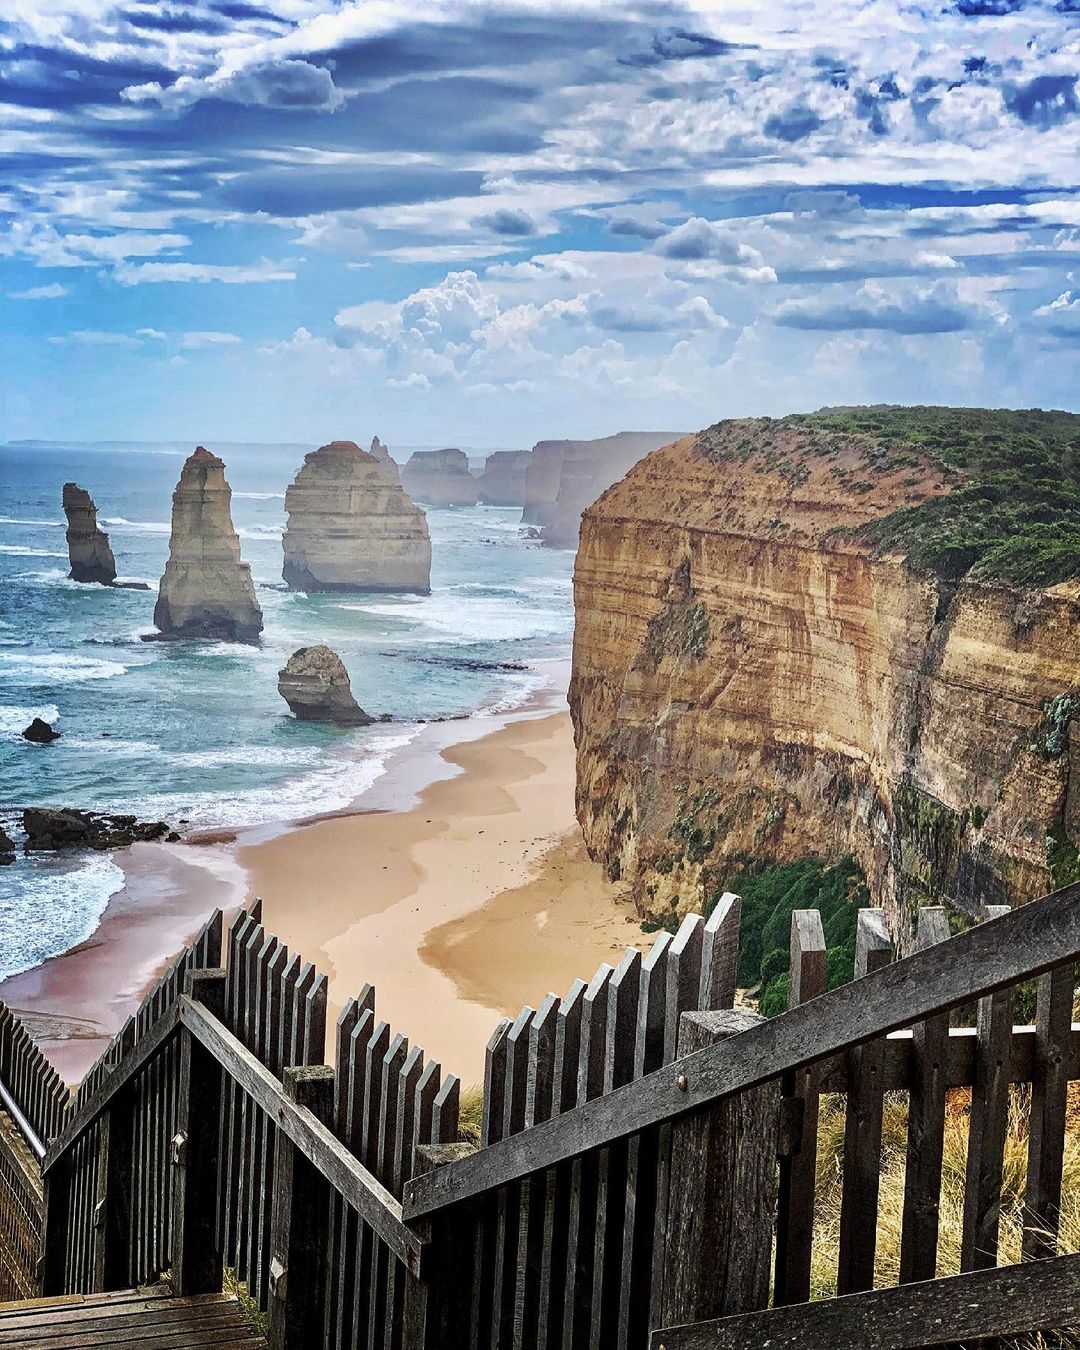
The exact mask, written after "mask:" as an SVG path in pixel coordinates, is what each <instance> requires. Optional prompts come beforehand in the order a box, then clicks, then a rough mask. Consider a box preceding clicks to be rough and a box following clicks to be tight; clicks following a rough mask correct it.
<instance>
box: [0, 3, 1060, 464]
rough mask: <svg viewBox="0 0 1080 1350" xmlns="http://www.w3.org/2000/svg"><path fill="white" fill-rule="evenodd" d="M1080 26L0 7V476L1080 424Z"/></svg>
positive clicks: (616, 12)
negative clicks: (117, 448)
mask: <svg viewBox="0 0 1080 1350" xmlns="http://www.w3.org/2000/svg"><path fill="white" fill-rule="evenodd" d="M1078 77H1080V0H936V2H935V3H928V2H926V0H912V2H911V3H902V2H901V0H800V2H799V3H798V4H770V5H764V4H743V3H739V0H687V3H671V4H651V3H649V4H635V3H633V0H630V2H628V3H619V4H613V3H601V0H580V2H579V3H572V2H571V0H565V2H563V0H535V3H527V2H522V3H510V2H507V3H502V4H494V3H487V2H486V0H475V2H474V3H462V0H425V2H424V3H423V4H416V3H413V4H406V3H400V2H398V3H395V2H394V0H362V2H361V3H352V2H351V0H337V2H336V3H335V0H192V2H191V3H181V2H180V0H177V2H176V3H169V2H168V0H164V2H163V0H126V3H122V4H115V3H112V2H111V0H4V3H3V5H2V6H0V441H2V440H9V439H16V438H41V439H76V440H98V439H124V440H147V439H162V440H185V439H190V440H192V441H195V440H203V441H206V442H207V443H211V444H212V443H213V441H214V439H215V438H217V439H223V440H249V441H300V442H303V443H307V442H310V443H311V444H313V445H315V444H319V443H320V442H322V441H326V440H329V439H331V438H334V437H347V438H350V439H354V440H359V441H366V440H367V439H369V438H370V437H371V436H372V435H374V434H376V433H377V434H379V435H380V436H382V437H383V439H384V440H387V441H388V442H389V443H390V444H391V446H393V445H394V444H405V445H408V444H411V445H417V444H431V445H439V444H444V445H445V444H464V445H468V446H470V447H478V448H483V447H489V448H491V447H499V446H501V447H518V446H520V447H525V446H528V445H530V444H531V443H532V442H534V441H535V440H538V439H541V438H546V437H557V436H575V437H577V436H592V435H605V434H608V433H611V432H614V431H617V430H621V429H643V430H649V429H659V430H671V431H682V430H693V429H695V428H697V427H700V426H703V425H707V424H709V423H711V422H715V421H717V420H718V419H720V418H723V417H731V416H745V415H751V414H772V415H776V414H782V413H785V412H789V411H795V410H800V409H808V408H816V407H820V406H822V405H826V404H835V403H855V402H857V403H866V402H923V403H959V404H968V405H990V406H1013V407H1032V406H1042V407H1058V408H1071V409H1078V408H1080V378H1078V376H1080V362H1078V357H1080V186H1078V183H1077V178H1078V171H1080V83H1078Z"/></svg>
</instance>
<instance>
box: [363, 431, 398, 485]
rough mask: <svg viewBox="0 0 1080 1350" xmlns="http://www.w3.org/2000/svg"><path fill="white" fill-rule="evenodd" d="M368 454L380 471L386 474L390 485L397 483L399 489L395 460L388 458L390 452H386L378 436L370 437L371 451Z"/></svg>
mask: <svg viewBox="0 0 1080 1350" xmlns="http://www.w3.org/2000/svg"><path fill="white" fill-rule="evenodd" d="M368 454H370V455H371V457H372V459H374V460H375V461H376V462H377V463H378V465H379V468H380V469H382V471H383V473H384V474H386V476H387V478H389V479H390V481H391V483H397V484H398V486H399V487H400V485H401V470H400V469H399V468H398V466H397V460H395V459H391V458H390V451H389V450H387V448H386V446H385V445H383V443H382V441H380V440H379V438H378V436H372V438H371V449H370V450H369V451H368Z"/></svg>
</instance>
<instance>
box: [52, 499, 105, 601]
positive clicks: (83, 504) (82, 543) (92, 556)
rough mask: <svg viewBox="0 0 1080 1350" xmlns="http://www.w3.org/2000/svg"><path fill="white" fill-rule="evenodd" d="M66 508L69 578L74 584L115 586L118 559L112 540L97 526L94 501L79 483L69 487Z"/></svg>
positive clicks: (64, 500) (65, 500)
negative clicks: (113, 549) (78, 582)
mask: <svg viewBox="0 0 1080 1350" xmlns="http://www.w3.org/2000/svg"><path fill="white" fill-rule="evenodd" d="M63 504H64V515H65V516H66V517H67V546H68V561H69V563H70V565H71V571H70V572H69V573H68V576H69V577H70V578H71V579H72V581H85V582H96V583H97V584H98V585H100V586H111V585H112V584H113V582H114V581H115V580H116V559H115V558H114V557H113V551H112V549H111V548H110V547H109V536H108V535H107V534H106V533H105V531H104V530H103V529H101V527H100V526H99V525H98V523H97V507H96V506H95V505H94V499H93V497H91V496H90V494H89V492H87V491H86V489H85V488H81V487H79V485H78V483H65V484H64V496H63Z"/></svg>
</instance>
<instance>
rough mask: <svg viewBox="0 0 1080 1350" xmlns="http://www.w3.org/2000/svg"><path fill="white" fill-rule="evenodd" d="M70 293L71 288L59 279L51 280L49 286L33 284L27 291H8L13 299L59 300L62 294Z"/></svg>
mask: <svg viewBox="0 0 1080 1350" xmlns="http://www.w3.org/2000/svg"><path fill="white" fill-rule="evenodd" d="M70 294H71V291H70V290H69V288H68V287H67V286H63V285H61V284H60V282H59V281H53V282H50V283H49V285H48V286H31V287H30V289H29V290H26V291H9V292H8V296H9V298H10V299H12V300H59V299H60V298H61V296H64V295H70Z"/></svg>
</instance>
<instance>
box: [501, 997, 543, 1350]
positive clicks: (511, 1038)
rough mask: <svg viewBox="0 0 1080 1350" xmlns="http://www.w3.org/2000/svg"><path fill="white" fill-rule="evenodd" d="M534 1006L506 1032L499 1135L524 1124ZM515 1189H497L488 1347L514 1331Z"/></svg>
mask: <svg viewBox="0 0 1080 1350" xmlns="http://www.w3.org/2000/svg"><path fill="white" fill-rule="evenodd" d="M535 1016H536V1009H535V1008H530V1007H524V1008H522V1009H521V1011H520V1012H519V1013H518V1015H517V1017H516V1018H515V1019H514V1023H513V1025H512V1026H511V1028H510V1030H509V1031H508V1032H507V1033H506V1058H505V1067H504V1083H505V1088H504V1092H503V1128H502V1137H503V1138H504V1139H505V1138H509V1136H510V1135H512V1134H518V1133H520V1132H521V1131H522V1130H523V1129H524V1128H525V1119H526V1117H525V1107H526V1101H527V1098H528V1090H529V1045H530V1030H531V1027H532V1023H533V1018H534V1017H535ZM519 1199H520V1195H519V1189H518V1187H516V1186H515V1187H513V1188H510V1189H507V1190H503V1191H500V1193H499V1197H498V1201H497V1210H496V1219H495V1241H494V1245H493V1256H494V1265H495V1272H494V1282H493V1287H492V1291H491V1344H492V1350H499V1347H500V1346H507V1345H509V1344H510V1343H511V1341H512V1340H513V1335H514V1275H515V1271H516V1269H517V1237H518V1224H519V1220H520V1210H519Z"/></svg>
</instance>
